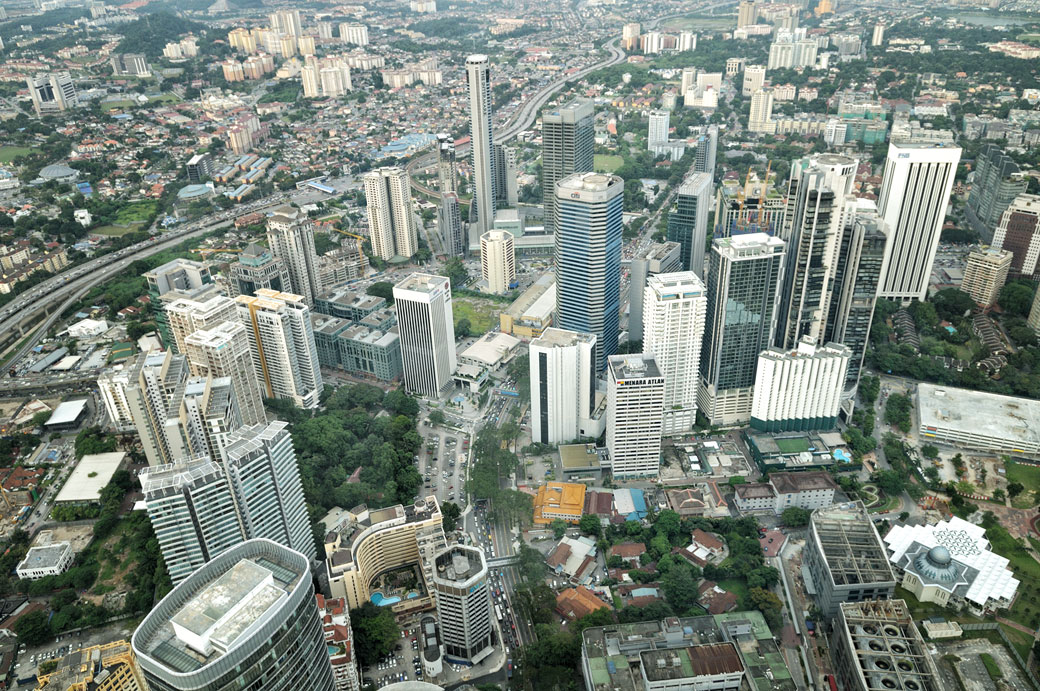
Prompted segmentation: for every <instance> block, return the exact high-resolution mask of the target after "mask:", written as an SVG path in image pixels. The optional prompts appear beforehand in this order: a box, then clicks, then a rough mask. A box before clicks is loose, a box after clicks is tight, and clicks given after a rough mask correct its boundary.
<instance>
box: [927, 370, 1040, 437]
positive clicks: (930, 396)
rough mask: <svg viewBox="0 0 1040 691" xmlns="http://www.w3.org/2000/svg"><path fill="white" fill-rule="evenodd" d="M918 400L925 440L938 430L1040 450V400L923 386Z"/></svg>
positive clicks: (945, 387) (930, 385) (932, 385)
mask: <svg viewBox="0 0 1040 691" xmlns="http://www.w3.org/2000/svg"><path fill="white" fill-rule="evenodd" d="M917 400H918V411H919V415H920V420H921V435H922V436H923V437H929V436H935V434H934V431H935V428H937V427H938V428H943V429H953V430H958V431H962V432H964V433H965V434H969V435H974V436H980V437H991V438H994V439H1000V440H1004V441H1007V442H1011V443H1021V444H1022V445H1023V446H1029V447H1032V448H1033V449H1036V448H1040V426H1038V425H1036V424H1035V422H1036V421H1037V420H1040V401H1038V400H1035V399H1031V398H1018V397H1015V396H1002V395H1000V394H995V393H986V392H983V391H971V390H969V389H955V388H952V387H948V386H935V385H934V384H925V383H923V382H922V383H920V384H918V385H917ZM1025 450H1026V449H1023V451H1025Z"/></svg>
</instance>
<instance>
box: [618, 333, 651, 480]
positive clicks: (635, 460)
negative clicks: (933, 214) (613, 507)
mask: <svg viewBox="0 0 1040 691" xmlns="http://www.w3.org/2000/svg"><path fill="white" fill-rule="evenodd" d="M607 370H608V373H607V453H608V454H609V455H610V471H611V473H613V474H614V476H615V477H647V476H652V475H657V470H658V468H659V467H660V464H661V422H662V420H663V418H664V376H663V375H662V374H661V370H660V369H658V367H657V362H656V360H655V359H654V356H653V355H650V354H647V353H639V354H636V355H612V356H610V357H609V358H608V361H607Z"/></svg>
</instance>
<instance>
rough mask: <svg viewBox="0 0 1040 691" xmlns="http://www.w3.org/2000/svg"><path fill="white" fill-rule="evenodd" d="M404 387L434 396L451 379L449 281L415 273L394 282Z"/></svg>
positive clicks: (453, 359)
mask: <svg viewBox="0 0 1040 691" xmlns="http://www.w3.org/2000/svg"><path fill="white" fill-rule="evenodd" d="M394 309H395V311H396V312H397V328H398V330H399V332H400V337H401V360H402V364H403V366H404V384H405V388H407V389H408V391H409V392H411V393H416V394H419V395H422V396H431V397H435V396H437V395H439V394H440V392H441V391H443V390H445V389H446V388H447V387H449V386H450V385H451V383H452V375H453V374H455V368H456V366H457V362H458V361H457V360H456V355H455V323H454V321H452V309H451V284H450V283H449V281H448V279H447V278H444V277H443V276H433V275H431V274H420V273H415V274H412V275H411V276H409V277H408V278H406V279H404V280H403V281H401V282H400V283H398V284H397V285H395V286H394Z"/></svg>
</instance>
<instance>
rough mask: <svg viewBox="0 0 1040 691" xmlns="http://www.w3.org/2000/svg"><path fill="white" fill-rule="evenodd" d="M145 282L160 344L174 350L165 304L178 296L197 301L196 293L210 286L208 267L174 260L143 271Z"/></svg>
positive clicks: (174, 345) (183, 260)
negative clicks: (152, 307)
mask: <svg viewBox="0 0 1040 691" xmlns="http://www.w3.org/2000/svg"><path fill="white" fill-rule="evenodd" d="M144 280H145V282H146V283H147V284H148V297H149V299H151V301H152V305H153V306H154V307H155V325H156V328H157V329H158V331H159V336H160V338H162V342H163V345H165V346H166V347H167V348H171V349H173V350H176V348H177V343H176V341H175V340H174V338H173V335H172V334H171V333H170V323H169V320H168V319H167V317H166V309H165V307H164V305H167V304H170V303H172V302H173V301H174V300H176V299H178V298H181V297H192V298H197V297H198V295H197V293H199V292H200V291H205V290H206V288H207V287H208V286H213V285H214V284H213V276H212V275H211V274H210V271H209V267H208V266H206V265H205V264H203V263H202V262H197V261H192V260H191V259H174V260H172V261H168V262H166V263H165V264H163V265H162V266H157V267H155V268H154V269H152V270H151V271H146V272H145V273H144ZM164 296H169V297H164Z"/></svg>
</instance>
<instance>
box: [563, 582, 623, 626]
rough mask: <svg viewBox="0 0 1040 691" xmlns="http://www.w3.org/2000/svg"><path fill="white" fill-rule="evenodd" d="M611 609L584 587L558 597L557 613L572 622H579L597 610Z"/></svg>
mask: <svg viewBox="0 0 1040 691" xmlns="http://www.w3.org/2000/svg"><path fill="white" fill-rule="evenodd" d="M609 607H610V606H609V605H608V604H607V603H605V602H603V600H601V599H599V597H597V596H596V594H595V593H593V592H592V591H591V590H589V589H588V588H586V587H585V586H583V585H579V586H578V587H577V588H567V589H566V590H563V591H561V592H560V594H559V595H557V596H556V611H557V612H559V613H560V615H561V616H563V617H566V618H567V619H569V620H571V621H577V620H578V619H581V618H582V617H584V616H585V615H587V614H591V613H592V612H595V611H596V610H597V609H608V608H609Z"/></svg>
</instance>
